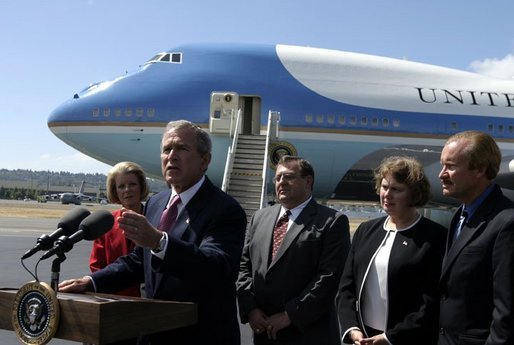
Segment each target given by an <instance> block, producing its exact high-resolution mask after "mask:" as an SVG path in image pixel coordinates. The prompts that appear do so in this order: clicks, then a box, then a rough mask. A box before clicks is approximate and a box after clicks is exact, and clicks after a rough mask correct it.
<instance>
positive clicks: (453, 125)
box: [450, 122, 457, 131]
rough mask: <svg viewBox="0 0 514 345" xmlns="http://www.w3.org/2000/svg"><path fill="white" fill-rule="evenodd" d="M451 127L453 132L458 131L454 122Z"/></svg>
mask: <svg viewBox="0 0 514 345" xmlns="http://www.w3.org/2000/svg"><path fill="white" fill-rule="evenodd" d="M450 126H451V127H452V130H454V131H456V130H457V122H452V123H451V125H450Z"/></svg>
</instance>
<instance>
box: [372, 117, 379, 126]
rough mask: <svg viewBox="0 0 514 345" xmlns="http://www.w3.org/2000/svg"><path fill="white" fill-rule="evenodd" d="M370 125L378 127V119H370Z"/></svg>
mask: <svg viewBox="0 0 514 345" xmlns="http://www.w3.org/2000/svg"><path fill="white" fill-rule="evenodd" d="M371 124H372V125H373V126H378V119H377V118H376V117H374V118H372V119H371Z"/></svg>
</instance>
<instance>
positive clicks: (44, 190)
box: [0, 169, 167, 198]
mask: <svg viewBox="0 0 514 345" xmlns="http://www.w3.org/2000/svg"><path fill="white" fill-rule="evenodd" d="M106 179H107V175H104V174H83V173H79V174H77V173H70V172H67V171H59V172H57V171H34V170H25V169H17V170H8V169H0V189H1V190H4V189H10V190H13V189H17V190H22V192H21V194H27V195H28V196H29V197H31V198H34V197H35V196H37V195H42V194H51V193H63V192H76V191H78V188H79V186H80V184H81V183H82V181H85V184H84V186H85V188H84V193H85V194H88V195H92V196H102V195H104V193H105V182H106ZM148 184H149V186H150V191H151V192H152V193H156V192H159V191H161V190H163V189H166V188H167V186H166V183H165V182H164V181H163V180H156V179H148ZM1 194H2V193H0V198H1V197H5V195H1ZM21 194H19V195H21ZM19 195H16V198H20V196H19ZM23 197H25V195H23V196H21V198H23Z"/></svg>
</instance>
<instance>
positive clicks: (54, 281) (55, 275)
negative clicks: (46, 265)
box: [50, 253, 66, 294]
mask: <svg viewBox="0 0 514 345" xmlns="http://www.w3.org/2000/svg"><path fill="white" fill-rule="evenodd" d="M64 260H66V255H64V253H57V257H56V258H55V259H54V261H52V277H51V283H50V286H51V288H52V289H53V290H54V291H55V293H56V294H57V291H59V273H60V272H61V263H62V262H64Z"/></svg>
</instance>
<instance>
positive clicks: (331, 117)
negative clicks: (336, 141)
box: [327, 115, 336, 125]
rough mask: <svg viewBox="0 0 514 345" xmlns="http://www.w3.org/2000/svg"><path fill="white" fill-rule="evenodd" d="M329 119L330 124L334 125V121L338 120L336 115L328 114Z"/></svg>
mask: <svg viewBox="0 0 514 345" xmlns="http://www.w3.org/2000/svg"><path fill="white" fill-rule="evenodd" d="M327 121H328V123H329V124H331V125H333V124H334V122H336V119H335V116H334V115H328V116H327Z"/></svg>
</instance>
